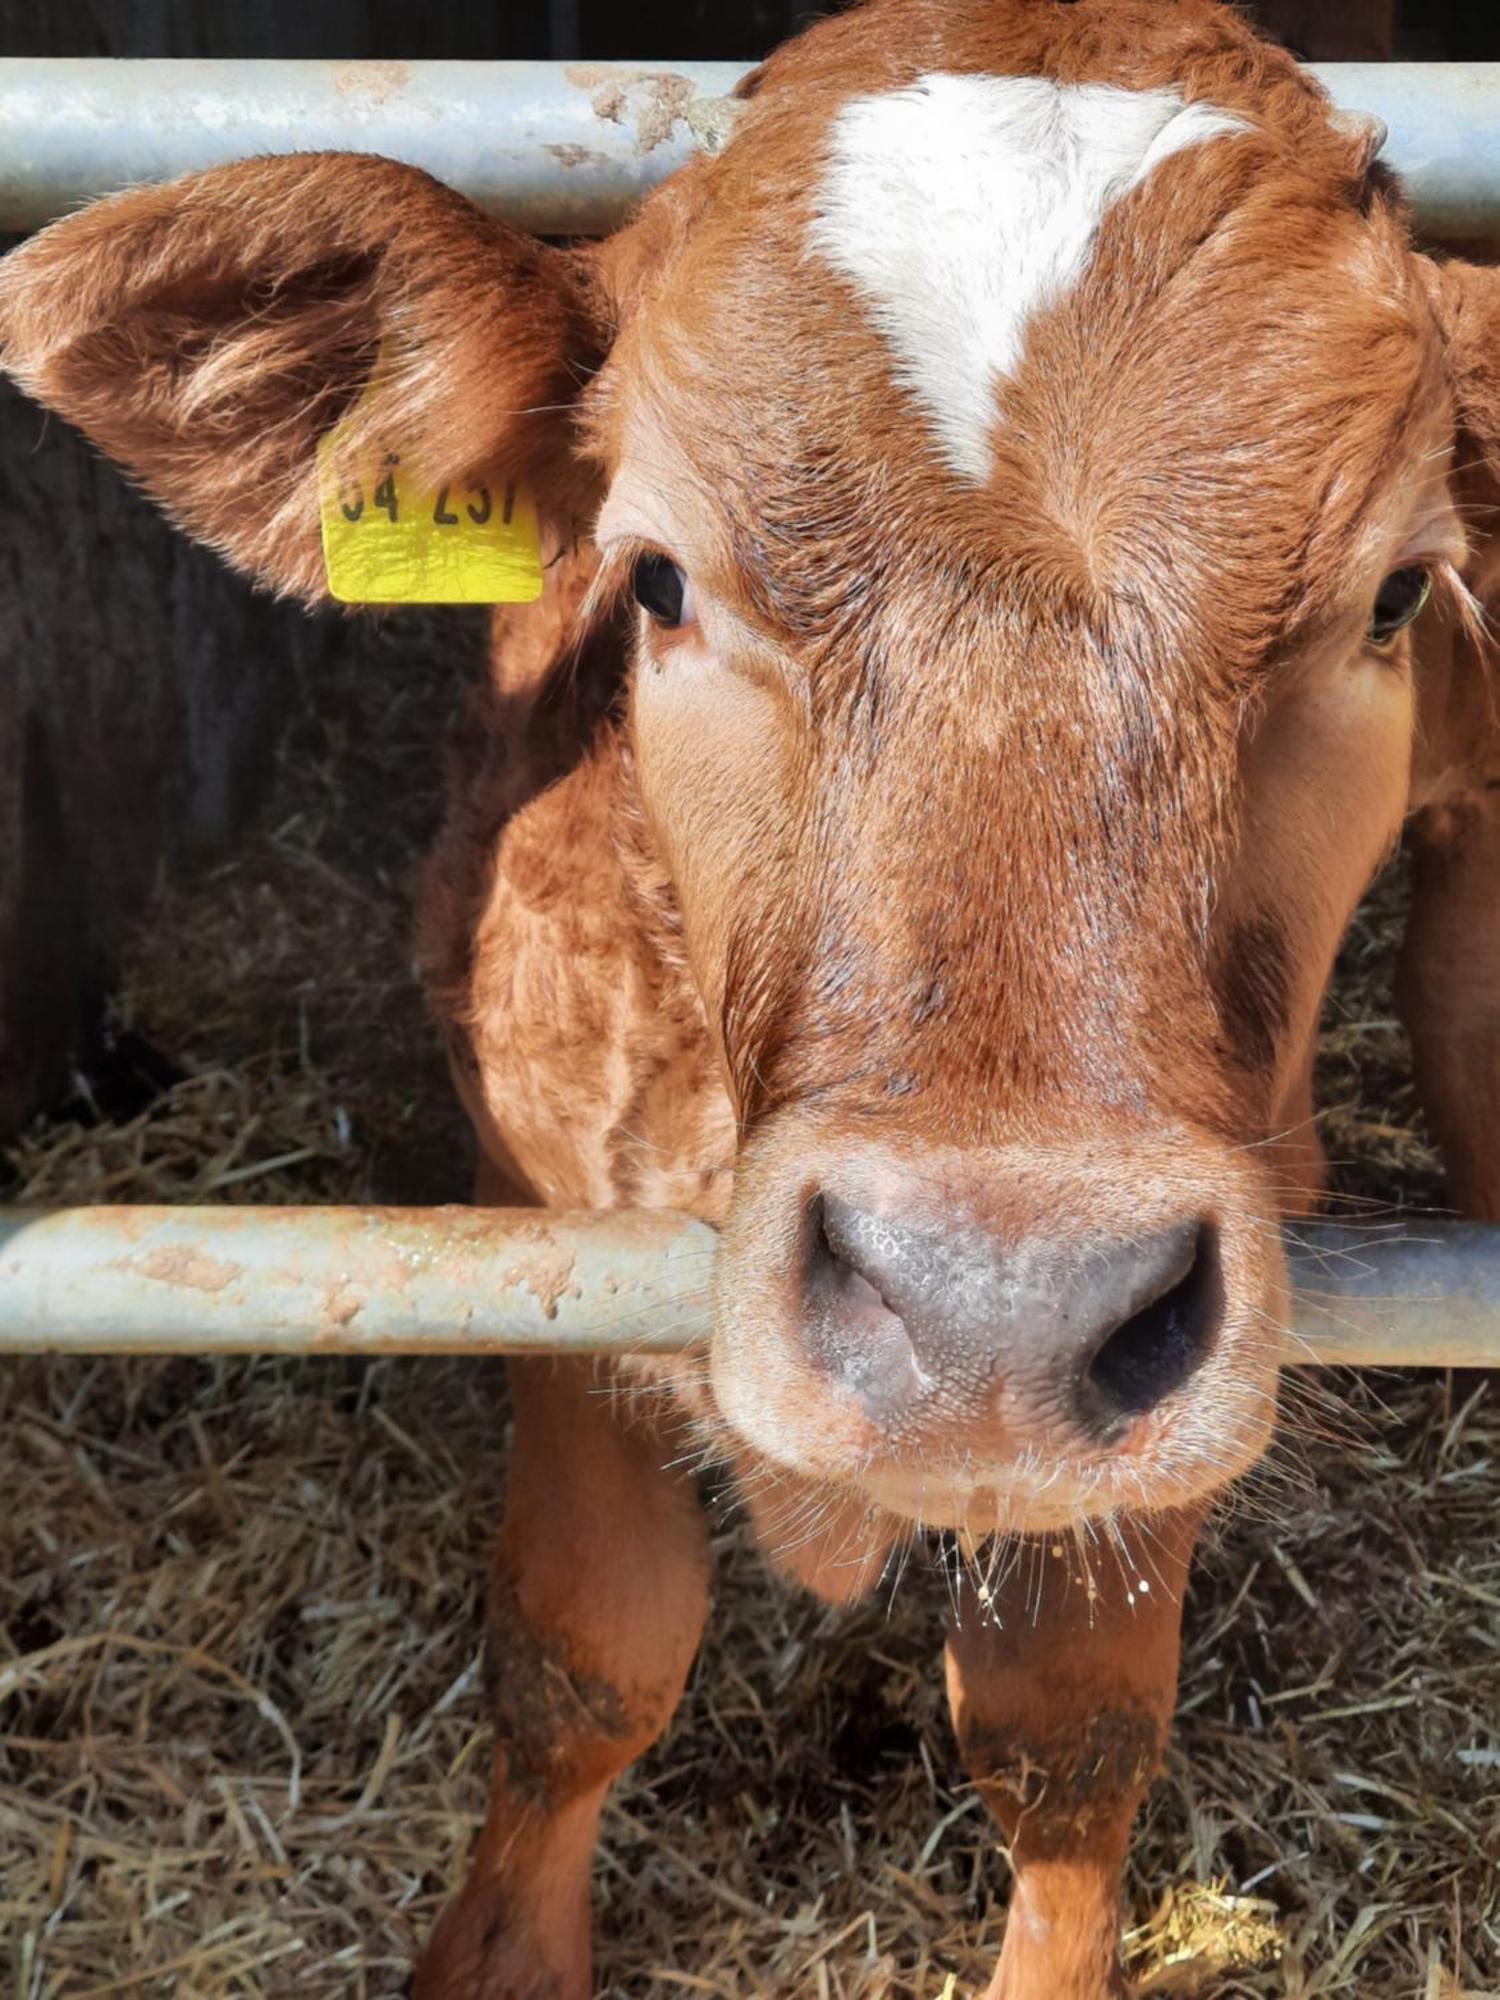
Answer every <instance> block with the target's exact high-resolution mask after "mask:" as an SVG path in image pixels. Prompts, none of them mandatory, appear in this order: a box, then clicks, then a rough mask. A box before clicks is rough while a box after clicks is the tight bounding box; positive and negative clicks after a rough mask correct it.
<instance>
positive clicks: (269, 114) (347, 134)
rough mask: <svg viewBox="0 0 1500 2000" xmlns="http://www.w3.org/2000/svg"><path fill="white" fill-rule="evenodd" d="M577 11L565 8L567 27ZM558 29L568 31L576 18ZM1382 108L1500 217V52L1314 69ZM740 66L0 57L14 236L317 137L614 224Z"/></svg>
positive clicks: (1443, 221)
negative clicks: (79, 210) (147, 187)
mask: <svg viewBox="0 0 1500 2000" xmlns="http://www.w3.org/2000/svg"><path fill="white" fill-rule="evenodd" d="M566 11H567V10H566V9H562V8H559V9H557V10H555V18H557V19H558V20H562V19H563V17H564V15H565V14H566ZM558 32H559V33H562V32H564V31H563V30H562V29H559V30H558ZM1311 68H1312V70H1313V73H1314V74H1315V75H1316V76H1317V77H1318V78H1319V79H1320V81H1321V82H1322V83H1324V84H1325V85H1326V86H1327V88H1328V90H1329V91H1330V93H1331V94H1332V96H1333V98H1334V101H1335V102H1336V103H1337V104H1339V105H1340V106H1342V107H1343V108H1344V109H1345V110H1349V111H1361V112H1370V113H1373V114H1375V115H1376V116H1377V117H1379V118H1381V119H1383V120H1384V122H1385V124H1386V125H1387V126H1388V127H1389V131H1390V138H1389V142H1388V144H1387V146H1386V149H1385V156H1386V158H1387V159H1388V160H1389V161H1390V163H1391V165H1392V166H1393V167H1395V168H1396V169H1397V171H1398V172H1399V173H1400V174H1401V175H1402V177H1403V179H1404V181H1405V183H1406V187H1407V191H1408V193H1409V194H1410V196H1411V199H1412V202H1413V204H1414V206H1415V209H1416V212H1417V217H1418V220H1419V222H1420V223H1421V225H1422V227H1423V228H1424V230H1426V231H1427V233H1428V234H1430V235H1435V236H1450V237H1451V236H1471V237H1472V236H1480V235H1483V234H1484V233H1485V232H1486V231H1488V230H1492V229H1494V228H1495V226H1496V225H1497V223H1500V63H1315V64H1313V65H1311ZM743 73H744V70H743V66H742V65H740V64H738V63H658V62H632V63H569V62H557V63H545V62H494V63H477V62H265V61H260V62H240V61H212V62H210V61H197V60H181V59H177V60H170V59H158V58H141V59H134V60H128V61H122V60H119V59H111V58H107V57H95V56H82V57H76V56H75V57H50V56H14V57H10V58H7V59H5V60H0V229H35V228H38V227H40V225H41V224H42V223H44V222H49V221H51V220H52V219H53V218H54V217H55V216H59V215H63V214H66V213H67V211H68V210H69V209H71V208H75V207H76V206H77V205H78V204H79V203H80V202H83V201H87V200H89V199H90V198H91V197H93V196H94V195H99V194H108V193H110V192H112V191H113V190H115V189H118V188H122V187H130V186H133V185H135V184H136V183H138V182H141V181H159V180H168V179H171V178H172V177H173V176H174V175H176V174H184V173H189V172H191V171H193V170H195V169H197V168H200V167H209V166H215V165H218V164H219V163H221V162H223V161H225V160H237V159H243V158H245V157H246V156H247V155H249V154H251V153H289V152H308V151H315V150H318V149H322V148H334V149H337V150H349V151H353V152H361V153H383V154H385V155H386V156H387V157H388V158H390V159H395V160H406V161H409V162H410V163H411V164H412V165H413V166H419V167H425V168H426V169H427V170H428V172H429V173H433V174H436V175H437V177H438V179H439V180H444V181H447V182H448V183H449V184H450V185H451V186H453V187H456V188H459V189H460V190H461V191H462V192H463V193H465V194H467V195H469V196H470V197H471V198H472V199H473V200H474V201H476V202H478V203H479V205H480V207H482V208H485V209H488V210H490V211H491V212H492V213H493V214H496V215H501V216H504V217H505V218H506V220H507V221H509V222H514V223H517V224H518V225H519V226H520V227H522V228H524V229H532V230H537V231H539V232H541V233H542V234H544V235H597V234H599V233H601V232H603V231H605V230H608V229H611V228H613V227H614V225H615V224H616V223H617V222H618V221H619V220H620V218H621V216H622V215H623V214H624V213H625V212H626V210H627V209H628V208H629V207H630V206H631V204H632V203H633V202H635V201H637V200H638V199H639V198H640V196H641V195H643V194H645V193H646V192H647V190H648V189H650V188H652V187H654V186H655V185H656V183H657V182H658V181H660V180H662V179H663V178H664V177H665V176H666V175H667V174H669V173H671V172H672V170H673V169H674V168H675V167H677V166H680V165H681V163H682V162H683V161H684V160H685V159H687V158H689V157H690V155H691V154H693V153H694V152H696V151H699V150H701V149H704V148H706V149H708V150H710V151H713V150H715V149H717V147H718V146H720V145H721V144H722V143H723V141H724V139H725V137H726V136H727V134H728V132H729V129H730V126H731V124H732V122H733V117H734V111H735V105H734V102H733V101H732V99H731V97H730V92H731V90H732V89H733V87H734V84H735V82H736V81H737V80H738V78H739V77H740V76H741V75H742V74H743Z"/></svg>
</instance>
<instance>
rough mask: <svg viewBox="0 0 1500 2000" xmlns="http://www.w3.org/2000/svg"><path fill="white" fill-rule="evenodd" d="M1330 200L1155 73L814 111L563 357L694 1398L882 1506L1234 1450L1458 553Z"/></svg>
mask: <svg viewBox="0 0 1500 2000" xmlns="http://www.w3.org/2000/svg"><path fill="white" fill-rule="evenodd" d="M1353 150H1357V142H1356V146H1355V148H1354V149H1353ZM793 161H796V162H798V163H799V165H800V169H801V171H800V172H799V173H798V174H797V175H796V176H795V177H794V176H793V174H792V173H791V171H790V167H791V162H793ZM1358 181H1359V170H1358V166H1357V164H1355V163H1354V162H1353V160H1352V157H1351V148H1350V146H1349V145H1347V144H1346V145H1345V146H1344V149H1343V151H1342V152H1340V150H1339V147H1338V144H1337V143H1336V142H1335V141H1334V138H1333V135H1332V134H1331V133H1330V134H1329V135H1328V141H1327V143H1326V146H1325V153H1324V157H1323V158H1322V159H1317V158H1315V159H1314V162H1313V163H1312V165H1311V166H1310V167H1306V168H1303V167H1298V166H1297V165H1295V164H1293V163H1292V162H1290V161H1288V160H1287V159H1286V158H1285V157H1284V155H1283V154H1282V153H1281V152H1280V151H1279V150H1278V147H1277V144H1276V142H1275V140H1274V139H1271V138H1268V136H1267V135H1266V133H1265V132H1264V131H1263V130H1261V129H1259V128H1258V127H1257V125H1256V123H1255V122H1254V120H1253V119H1252V118H1251V117H1250V116H1248V115H1245V114H1243V113H1240V112H1236V111H1234V110H1231V109H1223V108H1219V107H1216V106H1214V105H1212V104H1208V103H1203V102H1196V103H1187V102H1185V101H1184V99H1183V97H1182V96H1181V94H1180V93H1179V92H1178V91H1176V90H1173V89H1170V88H1159V89H1155V90H1148V89H1126V88H1121V87H1118V86H1112V85H1101V84H1095V83H1076V84H1059V83H1056V82H1053V81H1051V80H1049V79H1047V78H1044V77H997V76H992V75H972V74H967V75H966V74H943V73H927V74H924V75H922V76H920V77H919V78H917V79H916V80H914V81H912V82H909V83H907V84H904V85H899V86H894V87H887V88H883V89H875V90H872V91H869V92H861V91H857V90H856V91H855V92H853V93H852V94H850V93H837V94H835V95H834V96H833V98H832V101H831V102H830V101H827V100H818V99H817V98H816V95H814V101H813V103H812V104H811V105H810V106H809V107H808V109H807V110H806V112H805V113H804V114H803V115H802V116H801V117H800V118H798V117H794V116H792V115H790V114H783V115H782V117H781V118H779V119H777V120H774V121H773V120H771V119H769V118H768V119H767V120H765V121H764V123H762V124H761V125H759V126H756V127H754V128H752V129H751V130H750V131H748V132H746V133H745V134H744V135H743V138H742V140H741V142H740V143H739V144H738V145H737V146H736V148H735V149H734V151H733V152H732V154H731V156H730V157H729V158H728V159H726V160H725V161H724V162H723V163H721V166H720V168H719V171H718V173H717V175H716V178H715V184H714V188H713V194H712V198H711V200H709V201H707V202H706V203H705V204H704V205H703V207H702V209H701V211H700V212H699V213H698V214H696V215H695V216H693V217H692V219H691V221H690V222H689V223H688V225H687V226H686V227H685V229H684V230H683V233H682V236H681V239H680V241H679V242H678V244H677V245H676V247H675V249H674V250H673V252H672V253H671V254H670V255H669V257H668V258H667V260H666V263H665V266H664V268H663V269H660V270H659V271H658V272H657V274H656V277H655V281H654V286H653V290H652V293H651V296H650V298H649V301H648V303H647V304H646V305H645V306H644V307H643V308H642V310H641V311H640V312H639V314H638V315H637V316H636V318H635V319H634V321H633V322H632V324H631V325H630V327H629V329H628V332H627V334H626V336H625V337H624V338H623V339H622V341H621V342H620V344H619V345H618V346H617V348H616V351H615V354H614V356H613V358H612V360H611V362H610V363H609V365H608V367H607V368H606V370H605V372H604V375H603V377H602V379H601V381H600V382H599V383H598V385H597V386H596V388H595V390H594V392H593V397H592V401H593V405H594V421H595V425H596V430H597V434H598V436H599V439H600V444H601V450H602V452H603V454H604V456H605V459H606V462H607V465H608V469H609V473H610V481H609V487H608V496H607V499H606V501H605V504H604V506H603V510H602V513H601V516H600V519H599V527H598V537H599V541H600V544H601V548H602V551H603V555H604V559H605V561H606V563H608V564H609V565H610V566H611V569H612V571H613V573H614V574H615V575H616V576H618V577H620V578H622V579H628V581H629V584H630V587H631V588H633V590H634V594H635V596H636V598H637V600H638V603H639V605H640V626H639V641H638V659H637V665H636V673H635V679H634V687H633V698H632V710H631V726H632V729H633V733H634V742H635V751H636V759H637V766H638V770H639V776H640V784H641V789H642V795H643V800H644V804H645V807H646V810H647V812H648V814H649V818H650V825H651V829H652V834H653V838H654V840H655V842H656V844H657V845H658V847H659V849H660V851H661V853H662V854H663V855H664V856H665V858H666V861H667V865H668V868H669V870H670V873H671V876H672V879H673V881H674V883H675V885H676V889H677V893H678V896H679V899H680V903H681V908H682V916H683V922H684V927H685V936H686V942H687V947H688V951H689V954H690V956H691V960H692V963H693V967H694V970H695V973H696V977H697V979H698V982H699V984H700V986H701V989H702V992H703V995H704V998H705V1001H706V1003H707V1010H708V1014H709V1017H710V1019H711V1021H712V1022H713V1023H714V1024H715V1026H716V1030H717V1032H718V1034H719V1036H720V1038H721V1042H722V1053H723V1060H724V1065H725V1069H726V1072H727V1074H728V1075H729V1077H730V1078H731V1079H732V1083H733V1089H734V1095H735V1100H736V1104H737V1107H738V1111H739V1115H740V1122H741V1131H742V1145H741V1151H740V1157H739V1162H738V1170H737V1175H736V1188H735V1196H734V1203H733V1209H732V1213H731V1216H730V1219H729V1223H728V1227H727V1230H726V1237H725V1243H726V1254H725V1256H724V1257H723V1258H722V1260H721V1265H720V1271H719V1277H718V1299H717V1333H716V1341H715V1349H714V1382H715V1387H716V1391H717V1397H718V1401H719V1404H720V1407H721V1408H722V1410H723V1411H724V1413H725V1415H726V1416H727V1418H728V1419H729V1421H730V1423H731V1425H732V1426H733V1427H734V1428H735V1429H736V1430H737V1431H738V1432H740V1433H741V1434H742V1435H744V1436H747V1437H748V1438H750V1439H751V1440H752V1441H753V1442H754V1443H755V1444H756V1445H757V1446H758V1447H760V1448H761V1450H763V1451H764V1452H765V1453H767V1454H768V1455H769V1456H770V1457H771V1458H772V1459H773V1460H775V1461H777V1462H779V1463H782V1464H784V1465H787V1466H790V1467H793V1468H795V1469H796V1470H798V1471H799V1472H801V1473H804V1474H811V1475H815V1476H818V1477H821V1478H824V1479H827V1480H830V1481H833V1482H835V1483H838V1484H844V1485H850V1486H853V1487H855V1488H858V1489H860V1490H862V1491H863V1492H864V1493H865V1494H866V1495H868V1496H869V1497H870V1498H871V1499H873V1500H875V1501H876V1502H878V1503H880V1504H882V1505H884V1506H886V1507H889V1508H891V1509H892V1510H894V1511H897V1512H899V1513H902V1514H905V1515H914V1516H918V1517H920V1518H923V1519H925V1520H928V1521H939V1522H947V1523H960V1524H963V1525H966V1526H968V1527H969V1528H970V1529H972V1530H975V1531H981V1532H982V1531H984V1530H985V1529H988V1528H991V1527H995V1526H1001V1525H1010V1526H1021V1527H1034V1528H1035V1527H1044V1526H1051V1525H1054V1524H1056V1523H1058V1522H1060V1521H1065V1520H1069V1519H1074V1518H1077V1517H1078V1516H1080V1515H1084V1514H1092V1513H1098V1512H1104V1511H1108V1510H1109V1509H1112V1508H1115V1507H1119V1506H1122V1505H1127V1506H1135V1507H1141V1506H1145V1507H1153V1506H1162V1505H1170V1504H1175V1503H1178V1502H1182V1501H1186V1500H1188V1499H1190V1498H1192V1497H1194V1496H1196V1495H1197V1494H1199V1493H1200V1492H1202V1491H1203V1490H1204V1489H1205V1488H1206V1487H1209V1486H1211V1485H1214V1484H1217V1483H1218V1482H1220V1481H1221V1480H1222V1479H1223V1478H1224V1477H1225V1476H1226V1475H1227V1474H1229V1473H1232V1472H1233V1471H1235V1470H1237V1469H1239V1468H1241V1467H1243V1466H1244V1465H1245V1464H1246V1462H1247V1461H1248V1460H1250V1459H1251V1458H1253V1457H1254V1456H1255V1455H1256V1454H1257V1452H1258V1450H1259V1449H1260V1447H1261V1445H1262V1444H1263V1442H1264V1439H1265V1435H1266V1432H1267V1429H1268V1426H1269V1423H1270V1418H1271V1410H1272V1404H1273V1399H1274V1382H1275V1357H1276V1351H1277V1347H1278V1344H1279V1338H1280V1329H1281V1325H1282V1321H1283V1317H1284V1312H1285V1301H1284V1292H1283V1286H1284V1279H1283V1268H1282V1263H1281V1257H1280V1252H1279V1247H1278V1243H1277V1238H1276V1233H1275V1227H1274V1219H1275V1217H1276V1215H1277V1213H1278V1209H1279V1207H1280V1206H1282V1205H1283V1200H1284V1196H1285V1192H1286V1191H1285V1190H1284V1189H1283V1188H1281V1187H1280V1186H1279V1185H1278V1177H1277V1171H1276V1159H1275V1155H1274V1153H1273V1152H1271V1151H1270V1150H1269V1149H1268V1144H1267V1142H1268V1141H1270V1140H1271V1139H1272V1138H1273V1137H1274V1135H1275V1133H1276V1131H1277V1127H1278V1121H1279V1120H1281V1119H1283V1118H1284V1117H1285V1115H1286V1111H1285V1106H1286V1104H1287V1102H1288V1100H1289V1099H1290V1098H1291V1097H1292V1095H1293V1094H1294V1086H1295V1084H1296V1083H1297V1082H1298V1081H1299V1079H1300V1074H1301V1066H1302V1064H1303V1063H1304V1061H1305V1059H1306V1052H1307V1048H1308V1043H1309V1038H1310V1036H1311V1034H1312V1032H1313V1028H1314V1022H1315V1016H1316V1012H1317V1007H1318V1002H1319V998H1320V995H1321V993H1322V990H1323V987H1324V985H1325V983H1326V979H1327V976H1328V972H1329V969H1330V966H1331V963H1332V958H1333V954H1334V951H1335V948H1336V946H1337V943H1338V939H1339V936H1340V933H1341V931H1342V929H1343V927H1344V925H1345V923H1346V922H1347V919H1348V917H1349V915H1350V912H1351V911H1352V908H1353V906H1354V903H1355V901H1356V900H1357V898H1358V896H1359V894H1360V892H1361V890H1362V888H1363V887H1364V885H1365V884H1366V883H1367V882H1368V880H1369V878H1370V876H1371V874H1372V873H1373V872H1374V870H1375V868H1376V866H1377V864H1378V863H1379V861H1380V859H1381V858H1382V856H1383V855H1384V854H1385V853H1386V852H1387V851H1388V849H1389V848H1390V846H1391V844H1392V842H1393V841H1394V839H1395V837H1396V834H1397V831H1398V828H1399V826H1400V823H1401V819H1402V816H1403V812H1404V810H1405V806H1406V800H1407V793H1408V777H1409V764H1410V755H1411V743H1412V729H1413V713H1414V711H1413V690H1412V679H1411V671H1410V657H1409V643H1408V640H1407V639H1406V637H1405V636H1404V634H1403V630H1402V628H1403V626H1404V624H1405V622H1406V620H1407V618H1408V617H1409V616H1410V614H1412V613H1414V612H1415V611H1416V610H1418V609H1419V608H1420V605H1421V602H1422V599H1423V596H1424V595H1425V593H1426V591H1427V589H1428V584H1429V579H1430V578H1431V577H1432V575H1433V574H1434V573H1435V572H1440V571H1441V570H1442V569H1443V567H1444V566H1445V565H1447V564H1450V563H1454V562H1458V561H1461V560H1462V555H1463V540H1462V536H1461V534H1460V531H1459V528H1458V524H1457V521H1456V518H1455V515H1454V512H1453V508H1452V505H1451V502H1450V499H1449V496H1448V489H1447V477H1448V456H1449V451H1448V447H1449V443H1450V440H1451V436H1452V411H1451V406H1450V399H1449V396H1448V393H1447V390H1446V388H1445V385H1444V379H1443V369H1442V355H1441V349H1440V343H1439V339H1438V336H1437V332H1436V329H1435V327H1434V324H1433V318H1432V313H1431V311H1430V309H1429V307H1428V304H1427V299H1426V295H1425V293H1424V291H1423V289H1422V286H1421V284H1420V283H1419V280H1418V273H1417V268H1416V264H1415V260H1414V259H1412V257H1411V256H1410V254H1409V252H1408V250H1407V247H1406V245H1405V243H1404V241H1403V239H1402V237H1401V234H1400V231H1399V229H1398V228H1397V227H1396V226H1395V224H1394V223H1393V222H1392V221H1391V220H1390V218H1389V217H1386V216H1384V215H1383V214H1382V215H1380V216H1378V217H1377V216H1375V215H1372V214H1371V213H1369V212H1368V204H1367V203H1364V202H1362V201H1361V198H1360V191H1359V189H1358V186H1357V183H1358ZM772 191H774V199H773V198H770V197H771V193H772ZM752 216H753V217H754V224H753V227H752V226H748V225H747V218H748V217H752Z"/></svg>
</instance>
